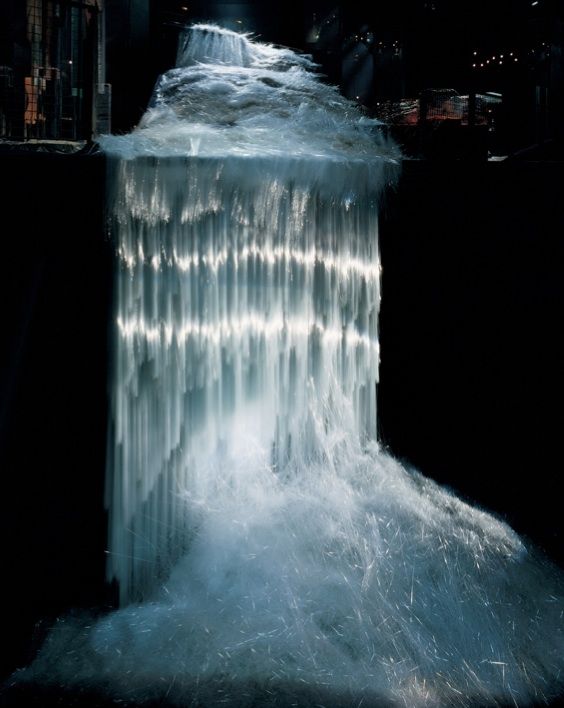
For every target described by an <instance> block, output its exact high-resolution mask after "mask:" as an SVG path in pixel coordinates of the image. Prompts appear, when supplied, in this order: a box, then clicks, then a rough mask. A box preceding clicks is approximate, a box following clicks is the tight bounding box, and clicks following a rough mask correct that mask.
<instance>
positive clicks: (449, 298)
mask: <svg viewBox="0 0 564 708" xmlns="http://www.w3.org/2000/svg"><path fill="white" fill-rule="evenodd" d="M563 187H564V166H563V165H562V164H552V165H551V164H521V163H508V162H506V163H498V164H495V163H493V164H492V163H476V164H465V163H462V162H459V163H456V162H451V163H439V162H437V163H432V162H427V163H424V162H420V163H418V162H411V163H409V162H408V163H405V166H404V174H403V177H402V179H401V182H400V184H399V188H398V190H397V192H396V193H395V194H392V195H391V196H390V198H389V200H388V205H387V216H386V218H385V219H384V223H383V226H382V234H381V244H382V245H381V247H382V262H383V269H384V270H383V301H382V313H381V320H380V326H381V351H382V365H381V372H380V379H381V384H380V387H379V403H380V409H379V415H380V427H381V436H382V439H383V441H384V443H385V444H387V445H388V446H389V448H390V449H391V450H392V451H393V452H394V453H395V454H397V455H399V456H401V457H403V458H405V459H406V460H408V461H410V462H411V463H413V464H414V465H416V466H418V467H419V468H420V469H421V470H422V471H423V472H425V473H426V474H427V475H429V476H431V477H434V478H435V479H436V480H438V481H439V482H443V483H446V484H448V485H451V486H452V487H453V488H454V489H456V490H458V491H459V492H460V493H461V494H463V495H465V496H467V497H468V498H470V499H473V500H476V501H477V502H479V503H480V504H482V505H483V506H484V507H486V508H487V509H490V510H493V511H495V512H497V513H498V514H500V515H501V516H502V517H503V518H505V519H507V520H508V521H509V522H510V523H511V524H513V525H514V526H515V527H516V528H517V529H518V530H519V531H520V532H522V533H525V534H528V535H530V536H531V537H532V538H533V539H534V540H535V541H536V542H537V543H539V544H540V545H541V546H542V547H544V548H545V549H546V550H547V551H548V552H549V553H550V555H551V556H552V557H554V558H555V559H558V560H559V561H560V562H562V561H563V560H564V556H563V547H562V530H563V528H562V514H561V509H562V500H561V496H560V495H559V493H558V488H559V484H560V470H561V467H562V463H561V441H562V430H563V423H564V416H563V414H562V409H563V404H562V401H563V400H564V369H563V367H562V362H563V361H564V320H563V317H562V313H563V312H564V279H563V276H562V274H563V272H564V243H563V240H562V234H563V233H564V214H563V211H562V204H561V195H562V193H563Z"/></svg>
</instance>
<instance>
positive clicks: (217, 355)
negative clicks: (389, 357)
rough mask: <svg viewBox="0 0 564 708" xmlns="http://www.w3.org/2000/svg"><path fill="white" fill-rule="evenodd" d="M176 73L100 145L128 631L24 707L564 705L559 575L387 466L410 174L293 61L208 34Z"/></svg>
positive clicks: (495, 529)
mask: <svg viewBox="0 0 564 708" xmlns="http://www.w3.org/2000/svg"><path fill="white" fill-rule="evenodd" d="M178 63H179V68H177V69H174V70H173V71H171V72H168V73H167V74H165V75H164V76H163V77H162V78H161V80H160V82H159V84H158V86H157V88H156V91H155V98H154V101H153V105H152V107H151V108H150V109H149V111H148V112H147V114H146V116H145V117H144V119H143V121H142V124H141V125H140V127H139V128H138V129H137V130H136V131H134V132H133V133H132V134H131V135H129V136H122V137H107V138H105V139H104V140H103V141H102V145H103V147H104V148H105V150H106V151H107V152H108V153H109V154H110V155H111V156H112V157H111V160H110V167H111V173H112V199H111V204H110V215H111V220H112V230H113V234H114V237H115V239H116V241H117V250H118V257H119V265H118V274H117V287H116V308H117V313H116V357H115V371H114V383H113V426H112V431H111V443H110V465H109V473H108V475H109V479H108V507H109V511H110V564H109V572H110V577H112V578H116V579H117V580H118V582H119V587H120V592H121V599H122V603H123V605H124V607H123V608H122V609H120V610H118V611H117V612H114V613H112V614H110V615H108V616H107V617H105V618H103V619H101V620H99V621H97V622H96V623H94V624H93V625H91V626H85V625H84V624H82V625H81V624H78V625H77V623H76V622H74V621H70V620H66V621H61V622H59V624H58V626H57V628H56V629H55V630H54V631H53V632H52V633H51V635H50V637H49V639H48V641H47V642H46V644H45V646H44V648H43V649H42V650H41V652H40V653H39V655H38V658H37V659H36V661H35V662H34V664H33V665H32V666H31V667H30V668H29V669H27V670H26V671H25V672H22V674H21V675H20V680H21V681H40V680H41V681H54V682H57V683H63V684H65V685H75V686H76V685H79V686H85V685H86V686H90V687H91V688H98V689H100V690H104V691H106V692H107V693H108V695H109V696H111V697H112V698H114V699H115V700H128V701H134V702H143V701H148V700H151V699H153V698H159V699H166V701H168V702H169V703H171V704H178V705H202V706H210V705H231V706H242V705H248V706H251V705H272V706H275V705H276V706H286V705H325V706H328V705H335V706H344V705H349V704H351V705H352V704H354V705H359V704H360V703H362V704H363V705H390V704H398V705H408V706H417V705H439V704H440V705H445V706H452V705H486V704H493V703H496V702H501V703H514V704H516V705H521V704H527V703H531V702H533V701H543V700H545V699H546V698H547V697H550V696H553V695H555V693H556V692H558V690H559V688H560V687H561V680H560V671H561V669H562V668H564V659H563V650H564V641H563V636H562V629H563V624H562V614H563V603H562V593H561V590H560V589H559V588H560V586H561V580H560V576H559V574H558V572H557V571H556V570H554V569H552V568H551V567H550V566H549V565H548V564H547V563H545V562H544V561H541V560H538V559H537V558H536V557H535V555H534V553H531V552H530V551H528V550H527V549H526V548H525V546H524V545H523V543H522V542H521V541H520V539H519V538H518V537H517V536H516V534H514V533H513V532H512V531H511V529H509V528H508V527H507V526H506V525H504V524H503V523H501V522H500V521H498V520H496V519H494V518H493V517H491V516H490V515H488V514H485V513H483V512H481V511H479V510H476V509H474V508H472V507H470V506H468V505H466V504H464V503H463V502H461V501H459V500H458V499H457V498H456V497H454V496H452V495H451V494H449V493H448V492H446V491H444V490H441V489H440V488H439V487H437V486H436V485H435V484H434V483H432V482H430V481H428V480H426V479H425V478H423V477H421V476H420V475H419V474H417V473H416V472H412V471H408V470H406V469H404V468H403V467H402V466H401V465H400V464H399V463H398V462H396V461H394V460H393V459H391V458H390V457H388V456H386V455H385V454H383V453H382V452H381V451H380V450H379V449H378V446H377V443H376V440H375V437H376V404H375V401H376V397H375V387H376V378H377V370H378V339H377V315H378V306H379V270H380V266H379V261H378V247H377V216H378V199H379V195H380V193H381V191H382V190H383V189H384V188H385V187H386V185H387V184H389V182H390V181H392V180H393V178H394V175H395V173H396V165H397V157H398V156H397V154H396V153H395V151H394V148H393V146H391V145H388V144H387V143H386V142H385V140H384V139H383V138H382V136H381V135H380V133H379V132H378V127H377V126H376V125H375V124H374V123H373V122H371V121H368V120H366V119H365V118H363V117H362V116H361V114H359V112H358V111H357V109H356V108H355V107H354V106H352V105H351V104H350V103H349V102H347V101H346V100H344V99H343V98H341V97H340V96H339V95H338V93H337V92H336V90H335V89H333V88H331V87H328V86H326V85H324V84H323V83H321V82H320V81H319V79H318V78H317V77H316V75H315V73H314V71H313V69H314V67H313V66H312V65H311V63H310V62H309V60H308V59H307V58H304V57H301V56H298V55H296V54H295V53H293V52H291V51H290V50H284V49H277V48H274V47H270V46H266V45H261V44H258V43H255V42H251V41H250V40H249V39H248V38H247V37H245V36H242V35H238V34H235V33H233V32H228V31H225V30H220V29H219V28H216V27H209V26H197V27H195V28H193V30H192V31H191V33H189V34H187V37H186V41H185V42H184V44H183V46H182V47H181V50H180V53H179V62H178ZM140 600H142V602H139V601H140Z"/></svg>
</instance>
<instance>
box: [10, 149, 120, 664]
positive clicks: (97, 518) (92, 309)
mask: <svg viewBox="0 0 564 708" xmlns="http://www.w3.org/2000/svg"><path fill="white" fill-rule="evenodd" d="M0 166H1V167H0V169H1V171H2V174H3V175H4V179H3V187H2V193H1V195H0V214H1V215H2V229H1V233H2V263H3V271H2V277H1V278H0V304H1V305H0V306H1V319H2V330H1V331H2V346H1V347H0V470H1V472H2V494H1V495H0V519H1V524H2V528H1V531H0V544H1V552H0V557H1V558H2V579H3V582H2V593H3V597H2V599H3V602H0V612H1V614H2V616H1V619H0V623H1V625H2V627H3V632H4V638H3V646H4V649H5V651H3V652H2V656H3V662H4V665H3V666H2V669H3V670H6V671H9V670H12V669H13V668H14V664H17V665H21V664H22V663H25V662H26V661H27V659H28V654H27V652H28V651H29V648H30V645H29V641H30V637H31V636H32V634H33V632H34V631H35V633H36V634H37V641H40V638H41V633H42V626H38V627H36V628H34V625H35V623H36V622H38V621H39V620H52V619H53V618H54V617H56V616H57V614H60V613H61V612H62V611H64V610H66V609H68V608H70V607H84V606H89V605H99V604H101V603H102V602H103V601H104V584H103V583H104V563H105V558H104V544H105V516H104V511H103V497H102V494H103V484H104V463H105V445H106V411H107V362H108V352H107V342H108V338H107V331H108V327H109V314H108V305H109V296H110V290H111V276H110V273H111V271H110V248H109V242H108V241H107V239H106V238H105V235H104V229H103V218H104V217H103V201H104V171H105V167H104V162H103V160H101V159H95V158H83V157H76V156H73V157H70V156H60V155H59V156H58V155H48V154H34V155H27V156H26V155H0ZM12 224H13V226H10V225H12Z"/></svg>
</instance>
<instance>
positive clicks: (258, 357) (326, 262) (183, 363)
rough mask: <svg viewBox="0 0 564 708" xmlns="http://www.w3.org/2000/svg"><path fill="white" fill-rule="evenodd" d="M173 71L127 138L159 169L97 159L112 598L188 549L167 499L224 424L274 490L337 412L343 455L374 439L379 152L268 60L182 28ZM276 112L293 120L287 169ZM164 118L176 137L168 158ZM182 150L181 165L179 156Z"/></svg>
mask: <svg viewBox="0 0 564 708" xmlns="http://www.w3.org/2000/svg"><path fill="white" fill-rule="evenodd" d="M178 61H179V65H180V67H181V68H179V69H176V70H174V71H172V72H169V74H166V75H165V76H163V77H162V78H161V80H160V82H159V84H158V86H157V88H156V91H155V99H154V105H153V108H152V109H151V110H150V111H149V114H148V115H147V116H146V118H145V120H144V123H143V127H142V128H141V130H140V131H138V134H137V135H134V136H133V140H134V141H137V142H139V139H140V135H139V134H140V133H141V134H143V139H144V140H146V139H147V134H151V135H152V136H155V135H156V134H157V135H158V140H159V145H160V149H159V150H158V151H157V153H160V154H157V156H155V155H154V154H153V153H154V152H155V150H154V147H153V145H151V146H150V148H149V150H150V154H149V155H145V154H143V153H144V152H145V150H144V149H141V150H140V152H141V154H138V155H136V156H135V158H134V159H131V158H130V159H122V160H118V161H116V162H112V164H111V169H112V170H113V173H114V174H113V179H112V195H113V198H112V203H111V217H112V232H113V235H114V237H115V239H116V241H117V247H118V256H119V260H120V263H119V267H118V275H117V285H116V293H117V295H116V309H117V318H116V319H117V333H116V334H117V344H116V360H115V377H114V383H113V386H112V391H113V396H114V398H113V409H112V413H113V427H112V439H111V441H110V451H111V456H110V466H109V480H108V485H107V489H108V499H107V505H108V509H109V513H110V532H111V537H110V555H109V561H110V562H109V576H110V579H113V578H115V579H116V580H117V581H118V583H119V588H120V596H121V599H122V601H123V602H125V601H127V600H131V599H140V598H142V597H144V596H146V595H147V593H148V592H150V590H151V589H152V588H153V587H154V586H155V584H156V582H157V581H158V580H162V579H163V578H164V577H166V575H167V574H168V573H169V572H170V568H171V566H172V564H173V563H174V561H175V560H177V559H178V558H179V557H180V556H181V555H182V553H184V552H185V551H186V550H187V548H188V547H189V543H190V537H191V535H192V533H193V532H194V529H195V523H196V519H197V515H196V518H194V514H193V510H190V508H189V504H187V498H189V497H190V495H191V494H193V493H194V485H195V484H197V479H198V477H199V475H200V474H201V470H202V469H203V468H205V466H206V465H207V464H208V461H209V459H210V458H211V457H212V456H214V455H217V454H223V455H224V456H225V455H229V454H230V449H231V447H232V445H233V443H234V440H233V439H232V438H233V429H234V427H237V428H238V429H240V423H241V420H243V419H245V420H246V430H245V433H244V434H245V435H246V436H248V438H249V440H251V439H252V440H253V443H254V444H257V445H260V446H261V447H262V448H263V449H267V450H270V451H271V456H270V461H269V464H270V466H271V469H272V471H273V473H275V474H277V475H279V476H280V477H283V476H284V475H287V474H290V473H291V469H292V468H293V467H295V464H296V462H297V461H298V460H304V459H307V458H309V457H316V456H318V455H319V454H320V448H319V444H318V441H317V440H316V426H317V425H319V424H320V422H321V421H323V425H325V426H330V427H333V426H335V425H338V421H336V420H335V416H334V415H332V408H333V407H334V406H335V405H337V400H339V401H341V400H342V399H344V400H345V401H346V405H350V406H352V413H353V416H354V420H355V428H356V430H357V432H358V435H359V438H360V440H361V441H366V440H368V439H374V438H375V436H376V378H377V372H378V333H377V323H378V307H379V299H380V294H379V281H380V272H379V271H380V265H379V260H378V238H377V230H378V222H377V216H378V215H377V206H378V196H379V192H380V191H381V190H382V187H383V186H384V185H385V183H386V179H390V178H391V177H392V173H393V171H394V159H393V157H392V150H391V149H390V148H387V149H385V150H384V154H382V155H380V154H378V153H377V151H376V150H374V144H372V145H367V143H368V141H369V140H370V133H369V131H370V129H373V128H374V124H371V123H370V122H367V121H366V120H363V119H362V117H361V116H360V114H358V112H357V111H356V109H354V108H353V107H352V106H350V105H348V106H346V108H347V110H348V111H349V112H350V113H351V114H352V115H353V116H354V117H353V118H352V119H351V118H350V117H347V118H345V119H344V120H343V116H342V114H343V112H344V111H343V108H344V106H345V102H344V101H343V99H342V98H341V97H340V96H339V95H338V94H337V93H336V92H335V90H334V89H332V88H329V87H326V86H325V85H324V84H322V83H320V82H319V81H318V79H317V78H316V77H315V76H314V75H313V74H312V72H311V69H312V67H311V65H310V63H309V61H308V60H307V58H303V57H299V56H297V55H295V54H292V53H290V52H289V51H288V50H277V49H274V48H270V47H263V46H261V45H259V44H252V43H251V42H250V41H248V39H247V38H246V37H244V36H242V35H238V34H235V33H233V32H225V31H218V29H217V28H212V27H207V26H200V27H198V28H196V29H194V30H192V32H190V33H189V34H187V35H186V38H185V39H184V42H183V43H182V44H181V49H180V52H179V59H178ZM210 74H211V78H210ZM308 91H309V95H308V93H307V92H308ZM273 106H274V107H275V109H276V110H275V111H273ZM337 109H339V111H340V113H339V112H337ZM291 110H294V111H296V112H297V113H298V114H301V115H300V118H299V120H300V121H303V122H304V123H305V124H304V125H303V126H302V127H301V133H302V134H303V136H302V139H301V141H300V144H301V148H300V150H299V153H298V154H297V155H296V154H295V152H296V151H295V150H292V151H290V148H291V147H292V141H293V139H294V138H293V136H292V134H291V133H288V131H289V127H288V125H287V123H288V122H289V121H288V116H289V113H290V111H291ZM322 110H323V113H322V114H321V116H320V111H322ZM171 111H172V112H173V113H174V120H171ZM331 113H333V114H334V117H333V123H334V125H333V126H332V128H333V131H334V132H333V134H329V135H327V126H325V132H324V133H320V138H318V139H317V141H316V145H315V147H314V149H312V146H311V145H309V144H308V142H307V138H308V137H309V136H310V133H311V130H312V128H311V126H309V125H308V124H307V123H308V121H310V120H311V121H313V123H314V127H316V126H318V124H319V122H320V117H321V119H322V120H323V121H324V122H326V121H327V116H328V115H331ZM212 121H213V122H212ZM179 122H180V125H181V126H183V127H182V130H184V131H185V132H186V133H188V131H190V140H189V141H188V143H186V141H184V142H183V143H182V144H181V145H179V143H178V142H175V145H174V148H173V149H171V146H170V141H171V140H174V141H178V127H179V125H178V124H179ZM271 123H274V127H273V126H272V125H271ZM278 123H281V126H280V131H281V133H282V131H284V133H287V134H286V135H284V134H282V135H281V138H282V140H283V143H282V145H277V144H276V141H273V140H272V131H273V130H275V129H276V128H277V127H278V125H277V124H278ZM171 124H172V130H171ZM210 124H211V128H210ZM218 125H219V127H217V126H218ZM344 128H345V129H346V131H347V132H346V137H347V138H348V143H347V142H346V141H345V139H344V136H343V133H344V130H343V129H344ZM294 132H296V131H294ZM355 140H358V141H359V143H360V147H361V149H363V150H364V151H365V153H367V154H370V152H369V151H370V150H372V153H373V154H372V155H371V156H370V159H366V158H365V159H363V157H364V155H362V152H361V151H360V150H359V146H357V145H356V144H355ZM339 141H342V144H339ZM380 144H382V145H383V143H382V138H381V137H380ZM187 145H188V149H189V151H190V152H191V153H195V154H192V155H190V156H186V155H181V154H180V155H179V154H178V152H179V150H180V148H181V149H182V150H184V152H185V151H186V146H187ZM195 145H198V149H197V150H196V148H195ZM133 147H134V148H137V145H135V143H134V144H133ZM137 149H138V148H137ZM169 153H170V154H169ZM359 153H360V154H359ZM339 405H340V403H339ZM240 435H241V433H240V432H239V433H238V438H240Z"/></svg>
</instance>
